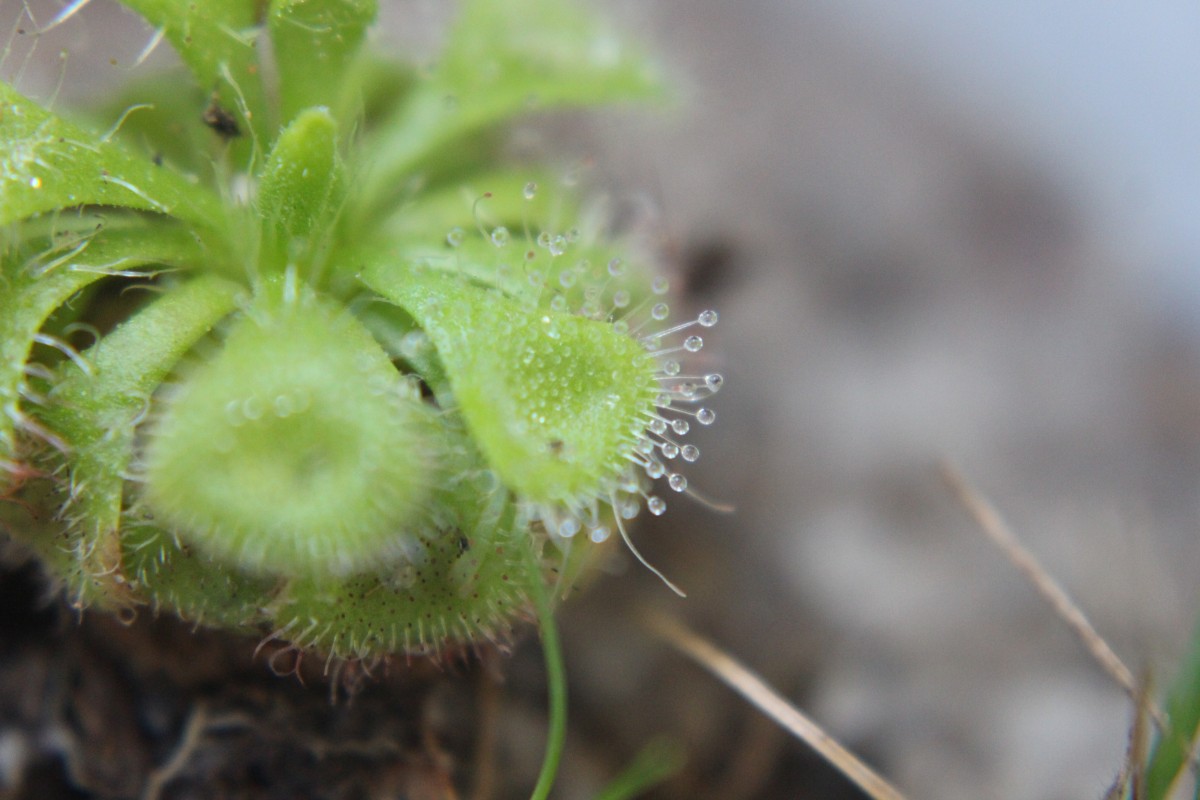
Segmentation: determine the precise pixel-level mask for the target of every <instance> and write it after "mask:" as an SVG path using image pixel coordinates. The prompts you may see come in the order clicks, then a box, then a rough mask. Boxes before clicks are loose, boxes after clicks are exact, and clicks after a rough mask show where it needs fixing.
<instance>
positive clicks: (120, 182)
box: [0, 82, 224, 228]
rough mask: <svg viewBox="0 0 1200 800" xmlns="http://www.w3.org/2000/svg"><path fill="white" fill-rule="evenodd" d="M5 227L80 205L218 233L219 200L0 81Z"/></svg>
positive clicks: (1, 218)
mask: <svg viewBox="0 0 1200 800" xmlns="http://www.w3.org/2000/svg"><path fill="white" fill-rule="evenodd" d="M0 141H2V142H4V147H3V148H2V149H0V226H3V225H8V224H10V223H12V222H16V221H18V220H21V219H25V218H27V217H32V216H34V215H36V214H43V213H45V212H47V211H56V210H59V209H65V208H73V207H76V206H123V207H126V208H136V209H140V210H143V211H156V212H159V213H162V214H167V215H170V216H174V217H177V218H179V219H182V220H186V221H188V222H194V223H197V224H199V225H201V226H205V227H214V228H215V227H220V224H221V220H222V218H223V216H224V212H223V211H222V209H221V206H220V202H219V201H218V199H217V198H216V196H215V195H213V194H212V193H210V192H209V191H207V190H205V189H204V188H202V187H200V186H197V185H194V184H191V183H189V182H188V181H187V180H185V179H184V178H182V177H180V176H178V175H176V174H175V173H173V172H170V171H169V170H163V169H160V168H159V167H157V166H156V165H155V164H154V162H153V161H152V160H150V159H147V158H143V157H141V156H138V155H135V154H133V153H131V152H129V151H128V150H126V148H125V147H124V146H123V145H121V144H119V143H118V142H116V141H113V140H105V139H103V138H102V137H100V136H98V135H96V134H93V133H90V132H88V131H86V130H84V129H83V128H81V127H79V126H77V125H74V124H72V123H70V122H68V121H66V120H64V119H62V118H61V117H59V116H57V115H55V114H53V113H51V112H49V111H47V110H46V109H44V108H42V107H41V106H39V105H38V104H37V103H34V102H33V101H32V100H29V99H28V98H26V97H23V96H22V95H21V94H20V93H18V92H17V91H16V90H15V89H13V88H12V87H11V86H9V85H8V84H6V83H3V82H0Z"/></svg>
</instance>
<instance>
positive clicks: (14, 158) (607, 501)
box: [0, 0, 722, 660]
mask: <svg viewBox="0 0 1200 800" xmlns="http://www.w3.org/2000/svg"><path fill="white" fill-rule="evenodd" d="M122 3H123V5H125V6H126V7H127V8H128V9H129V10H130V11H132V12H136V13H137V14H140V15H141V16H142V17H143V18H144V19H145V20H146V21H147V22H148V23H149V24H150V25H151V26H152V27H153V28H154V29H155V30H156V31H157V32H158V33H157V36H156V40H158V39H161V40H162V41H163V43H164V46H166V45H169V46H171V47H173V48H174V49H175V50H176V52H177V53H178V55H179V57H180V60H181V61H182V63H183V65H184V66H185V67H186V69H187V71H188V73H190V75H188V76H186V77H185V76H181V75H180V74H178V73H169V74H164V75H152V76H148V77H143V78H141V79H140V80H138V81H137V82H134V83H133V84H132V85H131V86H128V87H125V88H124V89H122V90H121V92H120V93H119V95H118V96H115V97H112V98H109V99H108V100H109V102H106V103H103V104H100V105H97V106H93V107H89V108H87V109H81V110H73V109H70V110H69V109H64V108H61V107H59V104H58V103H54V104H51V105H52V106H53V107H51V108H48V107H46V106H44V105H41V104H39V103H37V102H34V101H32V100H30V99H28V98H27V97H26V96H24V95H23V94H22V93H21V91H20V87H19V86H14V85H11V84H10V83H3V84H0V259H2V260H0V409H2V412H0V496H2V498H3V500H2V502H0V522H2V523H3V527H4V530H5V531H7V532H8V533H9V534H10V535H11V536H12V537H13V538H15V539H17V540H19V541H21V542H23V543H24V544H25V545H26V546H28V547H29V548H30V549H32V550H33V551H34V552H35V553H36V554H37V555H38V556H39V558H40V560H41V562H42V563H43V564H44V565H45V567H46V569H47V571H48V572H49V573H50V574H51V575H53V576H55V577H56V578H57V579H59V581H60V582H61V584H62V586H63V587H64V591H65V592H66V594H67V596H68V599H69V600H70V601H71V602H72V603H74V604H75V605H76V606H77V607H79V608H95V609H101V610H106V611H110V612H114V613H117V614H120V615H125V616H129V615H133V614H136V613H137V612H138V610H139V609H143V608H145V609H151V610H153V611H162V612H169V613H173V614H177V615H178V616H180V617H182V618H184V619H186V620H189V621H193V622H195V623H198V624H203V625H207V626H214V627H219V628H223V629H227V630H238V631H245V632H248V633H252V634H257V635H259V636H263V637H270V638H273V639H276V640H279V641H281V642H284V643H287V644H288V645H289V646H291V647H293V648H296V649H298V650H301V651H303V652H313V653H316V654H319V655H320V656H321V657H323V658H329V659H364V660H371V659H377V658H380V657H384V656H388V655H392V654H404V655H410V656H411V655H434V656H439V655H443V654H445V653H447V652H461V651H463V650H470V649H471V648H472V647H473V646H475V645H477V644H479V643H484V642H493V641H503V640H504V639H505V637H506V636H507V635H508V632H509V631H510V630H511V628H512V626H513V624H514V623H515V622H517V621H519V620H521V619H525V618H529V617H531V616H534V615H535V614H537V613H538V611H537V610H538V609H539V608H540V609H541V610H542V611H545V610H546V608H547V606H548V602H547V601H548V598H550V596H551V595H561V594H562V593H563V592H564V591H565V589H566V588H567V587H569V586H570V585H571V583H572V581H574V580H576V579H577V578H578V576H579V574H580V573H581V571H582V570H584V569H585V568H586V566H587V563H588V561H589V556H590V555H591V554H593V552H594V551H595V550H596V549H597V548H598V547H599V546H600V543H602V542H604V541H605V540H606V539H609V538H610V537H611V538H612V539H614V540H615V539H617V538H618V537H622V538H624V540H625V542H626V543H629V537H628V531H627V528H628V526H629V524H630V522H631V521H632V520H633V518H634V517H636V516H638V514H639V513H640V512H642V511H647V512H648V513H650V514H655V515H657V514H662V513H663V512H664V510H665V509H666V505H667V501H666V498H669V497H673V496H676V495H677V494H680V493H688V492H691V491H692V490H691V489H689V487H688V484H687V478H686V477H685V476H684V474H683V472H682V470H681V469H680V467H681V465H684V464H685V463H686V462H691V461H695V460H696V458H698V456H699V450H698V449H697V448H696V446H695V445H694V444H691V443H689V442H688V441H687V439H686V438H685V437H686V436H687V434H688V432H689V428H693V427H696V426H698V425H699V426H703V425H708V424H711V423H712V422H713V420H714V418H715V416H714V412H713V411H712V410H711V409H709V408H708V407H707V406H706V405H705V402H704V401H705V400H706V399H707V398H708V397H709V396H711V395H712V394H713V393H715V392H716V391H717V389H718V388H719V387H720V386H721V382H722V379H721V377H720V376H719V375H717V374H715V373H714V374H703V373H702V372H700V371H699V370H697V369H695V368H689V367H687V366H686V364H687V361H688V359H689V357H690V354H692V353H695V352H696V351H698V350H700V348H701V347H702V345H703V340H702V338H701V335H700V334H701V333H703V329H704V328H707V327H711V326H712V325H714V324H715V323H716V321H717V315H716V313H715V312H713V311H704V312H702V313H701V314H699V315H698V316H697V317H696V318H694V319H687V320H679V319H672V318H671V316H670V315H671V311H670V308H669V305H668V304H669V303H670V302H671V300H670V298H669V296H667V295H668V286H667V283H666V280H665V279H664V278H663V277H661V276H659V275H656V271H655V270H654V269H653V268H652V263H653V259H652V254H651V253H650V252H649V251H648V250H647V249H646V248H644V247H640V246H639V245H638V244H637V243H636V242H634V241H632V240H630V239H629V238H627V237H625V238H623V237H621V236H619V235H617V234H615V233H613V232H612V231H611V230H609V227H608V225H607V223H606V220H605V215H604V213H602V212H597V210H596V209H597V206H596V205H595V204H589V203H588V202H587V200H586V198H585V197H584V196H582V195H581V194H580V193H579V190H578V189H577V188H573V187H574V184H575V183H576V182H577V181H576V180H574V179H573V178H572V175H571V174H570V171H567V174H566V175H565V176H564V175H563V174H562V173H563V170H554V169H546V168H538V167H536V166H530V165H529V164H527V163H526V164H514V163H513V162H512V160H511V159H508V158H506V157H505V156H504V153H505V147H504V145H505V137H504V135H503V134H504V128H505V126H506V125H507V124H508V123H510V122H511V121H512V120H513V119H514V118H516V117H521V116H524V115H527V114H529V113H530V112H537V111H543V110H548V109H555V108H563V107H580V106H588V105H594V104H602V103H610V102H617V101H630V100H635V101H636V100H654V99H656V98H658V97H660V96H661V86H660V82H659V79H658V77H657V75H656V73H655V71H654V70H653V69H652V68H651V67H650V65H649V64H648V63H647V62H646V61H645V60H644V59H643V58H642V57H640V56H639V55H637V54H635V53H633V52H632V51H631V50H630V49H628V47H627V46H626V45H625V44H624V43H623V42H622V41H621V40H620V39H618V38H615V37H614V36H612V35H611V34H610V33H608V32H606V31H605V29H604V28H603V27H602V26H599V25H598V24H597V22H596V21H595V20H593V19H592V18H591V17H590V16H589V15H588V14H587V13H586V12H585V11H584V10H583V9H581V8H579V7H576V6H575V5H574V4H573V3H571V2H570V0H505V1H504V2H495V1H494V0H465V2H463V3H462V4H461V7H460V8H459V9H458V14H457V17H456V20H455V21H454V23H453V24H452V26H451V28H450V31H449V33H448V35H447V38H446V41H445V43H444V46H443V47H442V49H441V52H440V54H439V55H438V56H437V58H436V60H435V61H434V62H433V63H432V64H431V65H421V66H419V67H418V66H417V65H413V64H404V63H396V62H394V61H392V60H389V59H386V58H383V57H381V56H380V55H379V54H378V53H376V52H373V50H372V49H371V48H370V47H368V46H365V43H366V42H367V36H366V33H367V30H368V28H369V26H370V25H371V24H372V22H373V20H374V17H375V15H376V10H377V9H376V4H375V2H374V0H272V2H269V3H268V2H262V1H261V0H206V2H202V3H201V2H186V1H185V0H122ZM83 5H85V3H82V2H76V3H73V4H70V5H68V6H66V7H64V9H63V10H62V12H61V13H60V14H59V16H58V17H57V18H55V19H53V20H45V21H41V22H42V25H41V28H40V30H45V29H46V28H48V27H51V26H57V25H69V24H76V23H78V22H79V20H78V19H72V17H73V16H74V13H75V12H76V11H77V10H79V8H80V7H82V6H83ZM27 13H28V12H27ZM27 20H28V22H29V26H28V30H25V29H21V30H14V31H13V33H12V36H13V37H16V36H21V35H29V36H33V35H36V34H37V33H38V31H39V28H38V23H39V21H36V20H32V19H28V17H27ZM11 66H12V65H6V67H8V68H9V71H10V72H11V71H12V69H11ZM133 74H135V75H136V74H138V72H137V71H135V72H134V73H133ZM629 548H630V549H631V550H632V552H634V553H635V554H636V550H633V545H632V544H629ZM551 589H553V590H554V591H553V592H552V591H551ZM542 619H543V622H544V621H545V619H546V617H545V616H544V615H543V616H542ZM544 633H545V631H544Z"/></svg>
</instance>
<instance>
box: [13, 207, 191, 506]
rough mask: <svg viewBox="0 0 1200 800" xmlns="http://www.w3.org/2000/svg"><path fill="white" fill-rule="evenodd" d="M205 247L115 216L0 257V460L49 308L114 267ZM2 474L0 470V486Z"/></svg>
mask: <svg viewBox="0 0 1200 800" xmlns="http://www.w3.org/2000/svg"><path fill="white" fill-rule="evenodd" d="M204 257H205V250H204V248H203V247H202V245H201V244H200V243H199V242H198V240H197V238H196V237H195V236H194V235H193V234H192V233H191V232H190V231H188V230H187V229H186V228H183V227H181V226H179V225H175V224H170V223H166V222H165V221H164V224H160V225H155V226H152V227H136V228H133V227H122V226H121V225H119V224H115V225H113V226H111V227H106V228H102V229H100V230H98V231H97V230H91V231H88V232H87V233H86V234H83V235H67V236H57V235H52V236H48V237H37V238H34V239H31V240H27V241H26V242H24V243H23V245H22V246H21V247H20V248H15V249H13V250H12V251H11V252H10V253H8V254H6V255H4V257H3V261H0V407H3V408H4V410H5V413H3V414H0V460H8V459H12V458H13V457H14V450H15V447H16V444H15V440H14V438H13V432H14V423H15V421H16V420H17V419H24V418H27V417H28V414H27V413H26V412H25V411H24V410H22V408H21V406H22V403H21V397H20V395H21V391H22V387H23V386H24V384H25V364H26V362H27V361H28V359H29V354H30V349H31V347H32V345H33V343H34V341H35V339H37V337H38V334H39V331H40V330H41V329H42V327H43V325H44V324H45V322H46V320H47V319H48V318H49V317H50V315H51V314H53V313H54V312H55V310H56V309H58V308H60V307H61V306H62V305H63V304H65V303H67V302H68V301H69V300H70V299H71V298H72V297H74V296H75V295H76V294H78V293H79V292H80V291H81V290H83V289H85V288H86V287H88V286H89V285H91V284H93V283H95V282H96V281H99V280H101V279H103V278H106V277H108V276H111V275H113V274H114V273H116V272H120V273H128V272H137V271H150V270H153V269H157V268H171V267H184V266H195V265H198V264H200V263H202V262H203V259H204ZM3 483H4V475H3V474H0V486H2V485H3Z"/></svg>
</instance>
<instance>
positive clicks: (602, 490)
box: [362, 265, 658, 508]
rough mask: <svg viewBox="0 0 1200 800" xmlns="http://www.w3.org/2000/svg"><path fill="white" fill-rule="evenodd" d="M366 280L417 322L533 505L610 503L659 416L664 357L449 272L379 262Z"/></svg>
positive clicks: (486, 449) (471, 422)
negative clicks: (650, 422)
mask: <svg viewBox="0 0 1200 800" xmlns="http://www.w3.org/2000/svg"><path fill="white" fill-rule="evenodd" d="M362 277H363V280H364V282H365V283H366V284H367V285H368V286H370V287H371V288H373V289H374V290H375V291H376V292H378V293H379V294H381V295H382V296H383V297H385V298H387V299H388V300H390V301H392V302H394V303H396V304H397V305H399V306H400V307H401V308H403V309H404V310H405V311H407V312H408V313H409V314H411V315H412V316H413V318H414V319H416V320H417V321H418V322H419V323H420V324H421V327H422V328H423V329H424V331H425V333H426V334H427V335H428V336H429V338H430V340H431V341H432V342H433V344H434V346H435V348H436V349H437V351H438V355H439V358H440V360H441V363H442V364H443V365H444V367H445V369H446V374H447V376H448V378H449V382H450V385H451V387H452V389H453V392H454V397H455V400H456V401H457V403H458V406H459V410H460V412H461V414H462V416H463V418H464V419H465V420H466V422H467V426H468V428H469V429H470V430H471V432H472V433H473V434H474V436H475V437H476V439H477V440H478V441H479V445H480V449H481V450H482V451H483V453H484V456H485V458H486V459H487V461H488V463H489V465H490V466H491V468H492V469H493V470H495V471H496V474H497V475H498V476H499V477H500V479H501V481H503V482H504V483H505V485H507V486H509V487H510V488H511V489H512V490H513V491H515V492H516V493H517V494H518V495H519V496H520V497H521V498H522V499H523V500H527V501H530V502H533V503H537V504H553V505H565V506H567V507H570V508H577V507H579V506H581V505H582V504H585V503H587V502H589V501H590V500H592V499H593V498H597V497H599V498H607V496H608V494H609V493H610V492H611V491H612V490H613V489H614V488H615V486H616V483H617V481H618V479H619V477H620V476H621V475H622V474H623V473H624V472H626V470H627V469H628V466H629V461H628V460H627V456H628V455H630V454H632V452H633V446H634V443H635V441H636V440H637V438H638V436H639V435H640V433H641V431H642V430H643V429H644V427H645V424H646V421H645V420H646V417H647V416H648V415H649V414H651V413H652V412H653V410H654V404H655V398H656V397H657V394H658V385H657V382H656V380H655V374H656V370H657V366H656V362H655V360H654V358H653V357H652V356H651V355H650V354H649V353H648V352H647V351H646V350H645V348H644V347H643V346H642V345H641V344H640V343H639V342H638V341H637V340H636V339H633V338H631V337H629V336H627V335H624V334H622V333H619V332H618V331H617V330H615V329H614V328H613V326H612V325H610V324H608V323H605V322H599V321H595V320H591V319H585V318H583V317H579V316H574V315H571V314H565V313H559V312H555V311H551V310H548V309H547V310H541V311H538V312H537V313H530V312H531V309H530V307H529V306H528V305H526V304H523V303H520V302H518V301H517V300H514V299H512V298H510V297H507V296H505V295H503V294H502V293H500V292H498V291H495V290H490V289H487V288H484V287H480V286H476V285H472V284H470V283H468V282H466V281H465V280H463V279H462V278H460V277H458V276H455V275H452V274H449V273H443V272H436V271H431V270H426V269H418V268H408V269H405V268H398V267H391V268H389V267H388V266H383V265H375V266H373V267H369V268H368V269H367V270H365V271H364V273H363V276H362Z"/></svg>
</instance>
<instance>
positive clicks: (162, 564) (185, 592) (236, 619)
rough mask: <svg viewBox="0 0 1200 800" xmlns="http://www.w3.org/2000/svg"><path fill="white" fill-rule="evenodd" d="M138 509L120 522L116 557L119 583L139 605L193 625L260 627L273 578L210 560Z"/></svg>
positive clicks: (275, 587) (275, 583)
mask: <svg viewBox="0 0 1200 800" xmlns="http://www.w3.org/2000/svg"><path fill="white" fill-rule="evenodd" d="M139 511H144V509H139V510H135V511H134V512H132V513H131V514H130V515H127V517H126V519H125V524H124V527H123V530H122V532H121V555H122V567H123V572H124V575H125V580H126V582H127V583H128V584H129V586H130V590H131V591H132V592H133V593H134V594H135V595H136V596H137V597H138V599H139V600H140V601H141V602H145V603H148V604H149V605H150V606H151V608H153V609H154V610H156V611H158V610H166V611H170V612H171V613H174V614H177V615H179V616H180V617H182V618H183V619H185V620H188V621H189V622H194V623H196V624H199V625H219V626H222V627H226V628H232V629H235V630H239V629H240V630H258V629H260V628H261V627H263V625H264V624H265V623H266V622H267V619H266V618H265V617H264V615H263V613H262V607H263V605H264V604H266V603H267V602H268V601H269V599H270V598H271V597H272V596H273V595H274V594H275V593H276V592H277V591H278V590H279V586H280V581H279V579H278V578H276V577H273V576H263V575H253V574H250V573H247V572H246V571H244V570H241V569H238V568H237V567H236V566H235V565H231V564H227V563H224V562H222V561H219V560H216V559H213V558H210V557H209V556H208V555H207V554H205V553H203V552H200V551H197V550H196V549H195V548H191V547H188V546H186V545H184V544H182V543H181V542H180V540H179V538H178V537H177V536H175V535H173V534H171V533H169V532H167V531H165V530H163V529H162V528H161V527H158V526H157V525H155V524H154V523H153V521H152V520H143V519H141V518H140V514H139Z"/></svg>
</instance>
